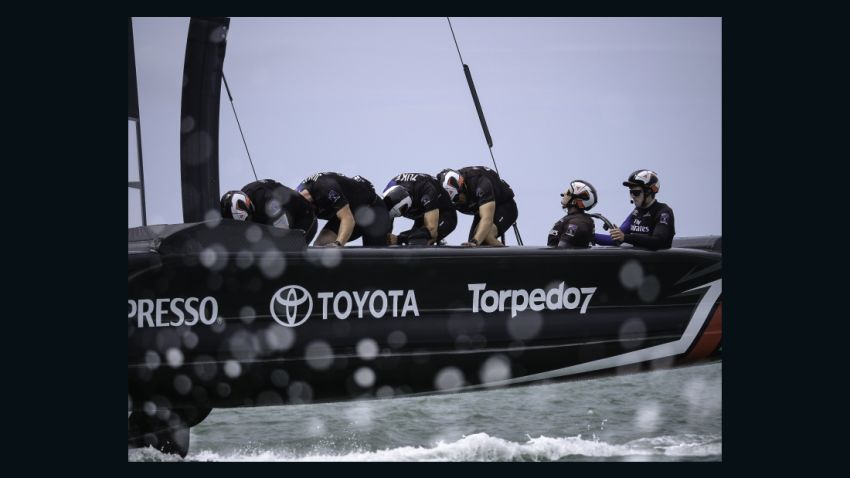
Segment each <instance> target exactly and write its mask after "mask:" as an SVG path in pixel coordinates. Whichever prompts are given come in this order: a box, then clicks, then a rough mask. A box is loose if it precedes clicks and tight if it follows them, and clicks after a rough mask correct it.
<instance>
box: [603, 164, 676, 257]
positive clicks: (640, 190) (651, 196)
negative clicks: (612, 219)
mask: <svg viewBox="0 0 850 478" xmlns="http://www.w3.org/2000/svg"><path fill="white" fill-rule="evenodd" d="M623 186H626V187H628V188H629V194H630V195H631V197H632V201H631V202H632V203H633V204H634V205H635V209H634V211H632V212H631V214H629V215H628V217H626V220H625V221H623V225H622V226H620V227H619V229H618V228H616V227H615V228H613V229H611V230H610V231H609V234H610V236H606V235H604V234H596V235H595V237H596V243H597V244H599V245H603V246H617V245H620V244H621V243H623V242H626V243H629V244H631V245H633V246H636V247H642V248H645V249H650V250H653V251H655V250H658V249H669V248H670V247H671V246H672V245H673V236H675V235H676V224H675V219H674V217H673V210H672V209H670V206H668V205H666V204H664V203H661V202H658V201H656V200H655V195H656V194H657V193H658V190H659V188H660V183H659V181H658V175H657V174H656V173H655V172H654V171H650V170H648V169H638V170H637V171H635V172H633V173H632V174H630V175H629V178H628V179H627V180H625V181H623Z"/></svg>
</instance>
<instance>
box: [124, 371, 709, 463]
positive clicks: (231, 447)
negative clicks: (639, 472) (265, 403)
mask: <svg viewBox="0 0 850 478" xmlns="http://www.w3.org/2000/svg"><path fill="white" fill-rule="evenodd" d="M721 412H722V363H720V362H717V363H713V364H709V365H700V366H693V367H684V368H677V369H671V370H657V371H652V372H645V373H637V374H629V375H621V376H612V377H605V378H595V379H586V380H578V381H571V382H563V383H552V384H542V385H532V386H526V387H516V388H510V389H500V390H489V391H481V392H470V393H458V394H448V395H436V396H425V397H410V398H394V399H384V400H369V401H357V402H340V403H326V404H306V405H285V406H275V407H257V408H234V409H216V410H213V411H212V413H210V415H209V416H208V417H207V418H206V419H205V420H204V421H203V422H202V423H201V424H199V425H197V426H195V427H193V428H192V429H191V446H190V451H189V454H188V456H186V458H185V460H186V461H388V462H396V461H720V460H722V456H723V453H722V444H723V441H722V420H721ZM128 459H129V461H181V460H184V459H181V458H179V457H177V456H174V455H164V454H162V453H160V452H159V451H156V450H153V449H151V448H147V449H131V450H128Z"/></svg>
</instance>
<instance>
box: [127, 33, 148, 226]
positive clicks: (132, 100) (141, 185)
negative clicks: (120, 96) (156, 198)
mask: <svg viewBox="0 0 850 478" xmlns="http://www.w3.org/2000/svg"><path fill="white" fill-rule="evenodd" d="M127 24H128V26H129V31H130V38H129V40H128V41H127V45H128V48H129V50H128V54H127V58H128V59H127V63H128V65H129V67H128V75H127V78H128V80H127V84H128V92H127V120H128V121H132V122H133V123H135V125H136V162H137V163H138V166H139V180H138V181H127V187H128V188H131V189H138V190H139V193H140V194H141V200H142V226H147V225H148V220H147V210H146V209H145V171H144V168H143V167H142V126H141V121H140V119H139V87H138V83H137V80H136V49H135V47H134V45H133V18H132V17H127Z"/></svg>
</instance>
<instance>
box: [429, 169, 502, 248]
mask: <svg viewBox="0 0 850 478" xmlns="http://www.w3.org/2000/svg"><path fill="white" fill-rule="evenodd" d="M437 180H438V181H439V182H440V185H441V186H442V187H443V189H445V190H446V192H447V193H448V194H449V198H450V199H451V200H452V203H453V204H454V206H455V209H456V210H457V211H458V212H460V213H463V214H472V215H474V216H475V218H474V219H473V221H472V227H470V229H469V238H468V239H467V242H464V243H463V244H461V245H463V246H466V247H477V246H479V245H487V246H504V244H502V242H501V241H499V239H498V236H501V235H503V234H504V233H505V231H507V230H508V228H510V227H511V226H512V225H513V224H514V222H516V220H517V216H518V215H519V212H518V210H517V205H516V201H514V192H513V190H512V189H511V187H510V186H509V185H508V183H506V182H505V181H504V180H503V179H501V178H500V177H499V174H498V173H496V171H493V170H492V169H490V168H488V167H486V166H470V167H466V168H460V169H458V170H454V169H444V170H443V171H441V172H440V174H439V175H437Z"/></svg>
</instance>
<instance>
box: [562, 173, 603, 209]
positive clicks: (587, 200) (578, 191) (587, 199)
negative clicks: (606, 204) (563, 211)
mask: <svg viewBox="0 0 850 478" xmlns="http://www.w3.org/2000/svg"><path fill="white" fill-rule="evenodd" d="M567 194H569V195H570V200H569V202H567V205H573V206H575V207H577V208H579V209H583V210H585V211H590V209H591V208H592V207H593V206H595V205H596V202H597V200H598V197H599V196H597V195H596V188H595V187H593V185H592V184H590V183H589V182H587V181H585V180H583V179H576V180H575V181H572V182H571V183H570V185H569V187H568V188H567V190H566V191H564V194H561V197H564V196H565V195H567Z"/></svg>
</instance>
